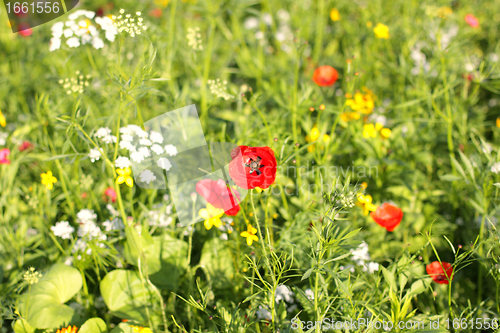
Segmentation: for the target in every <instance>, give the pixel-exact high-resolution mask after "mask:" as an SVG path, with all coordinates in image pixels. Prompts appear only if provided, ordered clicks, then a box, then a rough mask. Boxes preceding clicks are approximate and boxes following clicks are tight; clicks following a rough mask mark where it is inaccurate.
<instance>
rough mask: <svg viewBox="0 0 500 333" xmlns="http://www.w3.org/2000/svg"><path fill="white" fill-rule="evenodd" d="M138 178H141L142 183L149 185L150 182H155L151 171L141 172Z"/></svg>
mask: <svg viewBox="0 0 500 333" xmlns="http://www.w3.org/2000/svg"><path fill="white" fill-rule="evenodd" d="M139 177H140V178H141V182H143V183H147V184H148V185H149V183H151V182H152V181H155V180H156V176H155V174H154V173H153V172H151V170H148V169H146V170H143V171H142V172H141V174H140V175H139Z"/></svg>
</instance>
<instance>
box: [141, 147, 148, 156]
mask: <svg viewBox="0 0 500 333" xmlns="http://www.w3.org/2000/svg"><path fill="white" fill-rule="evenodd" d="M139 152H140V153H141V154H142V155H143V156H144V157H149V156H151V151H150V150H149V149H148V147H141V148H139Z"/></svg>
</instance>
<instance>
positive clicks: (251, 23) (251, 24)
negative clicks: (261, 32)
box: [243, 17, 259, 30]
mask: <svg viewBox="0 0 500 333" xmlns="http://www.w3.org/2000/svg"><path fill="white" fill-rule="evenodd" d="M243 26H244V27H245V29H247V30H251V29H255V28H257V27H258V26H259V19H258V18H256V17H249V18H247V19H246V20H245V22H244V23H243Z"/></svg>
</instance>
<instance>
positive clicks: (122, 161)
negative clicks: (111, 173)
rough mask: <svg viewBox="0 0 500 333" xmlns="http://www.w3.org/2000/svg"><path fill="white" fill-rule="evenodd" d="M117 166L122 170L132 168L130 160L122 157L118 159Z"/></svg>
mask: <svg viewBox="0 0 500 333" xmlns="http://www.w3.org/2000/svg"><path fill="white" fill-rule="evenodd" d="M115 166H116V167H117V168H120V169H123V168H128V167H129V166H130V160H129V159H128V158H127V157H124V156H120V157H118V158H117V159H116V161H115Z"/></svg>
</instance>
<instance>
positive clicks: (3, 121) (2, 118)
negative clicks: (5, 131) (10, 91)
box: [0, 110, 7, 127]
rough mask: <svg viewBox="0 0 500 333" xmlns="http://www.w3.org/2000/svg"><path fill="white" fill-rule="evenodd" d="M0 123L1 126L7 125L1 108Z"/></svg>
mask: <svg viewBox="0 0 500 333" xmlns="http://www.w3.org/2000/svg"><path fill="white" fill-rule="evenodd" d="M0 125H1V126H2V127H5V126H7V122H6V121H5V117H4V115H3V113H2V110H0Z"/></svg>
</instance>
